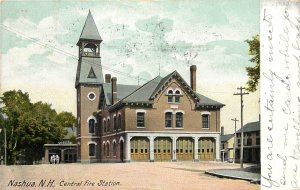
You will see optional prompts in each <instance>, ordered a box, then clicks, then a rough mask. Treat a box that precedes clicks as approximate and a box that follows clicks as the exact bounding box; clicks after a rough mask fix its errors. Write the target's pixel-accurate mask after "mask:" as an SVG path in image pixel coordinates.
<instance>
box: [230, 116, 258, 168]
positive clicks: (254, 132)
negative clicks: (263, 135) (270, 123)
mask: <svg viewBox="0 0 300 190" xmlns="http://www.w3.org/2000/svg"><path fill="white" fill-rule="evenodd" d="M243 133H244V151H243V152H244V153H243V160H244V163H260V122H259V121H256V122H251V123H247V124H246V125H244V127H243ZM236 138H237V139H236V140H237V141H236V142H237V147H236V154H235V158H236V162H239V161H240V151H241V129H239V130H238V131H237V132H236Z"/></svg>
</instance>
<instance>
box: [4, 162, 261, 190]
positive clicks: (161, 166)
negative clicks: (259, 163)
mask: <svg viewBox="0 0 300 190" xmlns="http://www.w3.org/2000/svg"><path fill="white" fill-rule="evenodd" d="M234 168H239V164H231V163H217V162H155V163H149V162H134V163H105V164H104V163H97V164H77V163H76V164H58V165H30V166H0V176H1V178H0V189H139V190H140V189H149V190H150V189H151V190H155V189H157V190H158V189H189V190H190V189H201V190H206V189H207V190H210V189H211V190H226V189H228V190H235V189H237V190H241V189H242V190H254V189H255V190H256V189H259V185H257V184H251V183H249V182H247V181H244V180H232V179H226V178H218V177H214V176H210V175H207V174H205V173H204V172H205V170H209V169H234Z"/></svg>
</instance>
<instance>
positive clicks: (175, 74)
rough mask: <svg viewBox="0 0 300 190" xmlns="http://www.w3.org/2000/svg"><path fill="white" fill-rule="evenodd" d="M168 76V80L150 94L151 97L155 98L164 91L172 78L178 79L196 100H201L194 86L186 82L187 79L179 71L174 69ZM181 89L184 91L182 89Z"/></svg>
mask: <svg viewBox="0 0 300 190" xmlns="http://www.w3.org/2000/svg"><path fill="white" fill-rule="evenodd" d="M167 77H168V78H167V80H165V82H164V83H162V84H160V86H158V88H157V89H156V91H155V92H153V94H152V95H151V96H150V99H152V100H153V99H154V98H156V97H157V96H158V95H159V94H160V93H161V91H163V89H164V88H165V86H167V85H168V84H169V83H170V82H171V80H172V79H175V80H177V81H178V83H179V84H181V85H182V86H183V88H185V90H186V91H187V92H188V93H189V94H190V95H191V97H192V98H193V99H194V100H195V102H198V101H199V100H200V98H199V97H198V95H197V94H196V93H195V92H194V91H193V90H192V88H191V87H190V86H189V85H188V84H187V83H186V81H185V80H184V79H183V78H182V77H181V76H180V74H179V73H178V72H177V71H174V72H173V73H172V74H171V75H169V76H167ZM162 80H163V79H162ZM180 91H181V92H182V90H181V89H180ZM174 92H175V91H174Z"/></svg>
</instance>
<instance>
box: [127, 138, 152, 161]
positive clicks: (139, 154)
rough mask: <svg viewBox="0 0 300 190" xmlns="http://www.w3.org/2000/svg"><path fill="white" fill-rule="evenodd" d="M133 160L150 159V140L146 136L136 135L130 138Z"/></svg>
mask: <svg viewBox="0 0 300 190" xmlns="http://www.w3.org/2000/svg"><path fill="white" fill-rule="evenodd" d="M130 149H131V150H130V152H131V160H134V161H148V160H149V140H148V138H146V137H134V138H132V139H131V140H130Z"/></svg>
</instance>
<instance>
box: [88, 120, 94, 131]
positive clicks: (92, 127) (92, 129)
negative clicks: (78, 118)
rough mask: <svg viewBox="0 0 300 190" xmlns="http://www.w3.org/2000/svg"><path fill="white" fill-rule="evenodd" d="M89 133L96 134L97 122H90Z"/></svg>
mask: <svg viewBox="0 0 300 190" xmlns="http://www.w3.org/2000/svg"><path fill="white" fill-rule="evenodd" d="M89 133H95V120H94V119H90V120H89Z"/></svg>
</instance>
